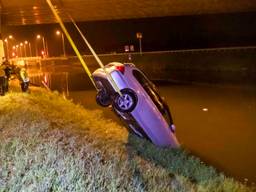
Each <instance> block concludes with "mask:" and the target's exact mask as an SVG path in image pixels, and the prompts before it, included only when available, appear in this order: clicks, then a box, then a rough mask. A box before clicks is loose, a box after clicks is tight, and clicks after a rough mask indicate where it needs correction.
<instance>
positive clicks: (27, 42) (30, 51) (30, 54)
mask: <svg viewBox="0 0 256 192" xmlns="http://www.w3.org/2000/svg"><path fill="white" fill-rule="evenodd" d="M24 43H25V47H26V45H28V48H29V56H30V57H32V49H31V44H30V42H29V41H25V42H24ZM25 50H26V49H25Z"/></svg>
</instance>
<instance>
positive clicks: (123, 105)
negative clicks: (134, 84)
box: [113, 88, 138, 113]
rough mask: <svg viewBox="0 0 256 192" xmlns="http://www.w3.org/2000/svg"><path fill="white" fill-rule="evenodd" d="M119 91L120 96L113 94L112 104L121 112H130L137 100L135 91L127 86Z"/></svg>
mask: <svg viewBox="0 0 256 192" xmlns="http://www.w3.org/2000/svg"><path fill="white" fill-rule="evenodd" d="M121 93H122V96H120V95H119V94H117V95H116V96H115V98H114V101H113V106H114V107H115V108H116V109H117V110H118V111H121V112H123V113H127V112H132V111H133V109H134V108H135V107H136V105H137V102H138V99H137V96H136V93H135V92H134V91H133V90H131V89H129V88H126V89H122V90H121Z"/></svg>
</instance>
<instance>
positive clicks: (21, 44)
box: [20, 43, 23, 57]
mask: <svg viewBox="0 0 256 192" xmlns="http://www.w3.org/2000/svg"><path fill="white" fill-rule="evenodd" d="M22 47H23V43H20V53H21V57H23V51H22Z"/></svg>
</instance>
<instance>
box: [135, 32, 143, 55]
mask: <svg viewBox="0 0 256 192" xmlns="http://www.w3.org/2000/svg"><path fill="white" fill-rule="evenodd" d="M136 37H137V39H139V44H140V54H141V55H142V44H141V39H142V37H143V36H142V33H141V32H138V33H136Z"/></svg>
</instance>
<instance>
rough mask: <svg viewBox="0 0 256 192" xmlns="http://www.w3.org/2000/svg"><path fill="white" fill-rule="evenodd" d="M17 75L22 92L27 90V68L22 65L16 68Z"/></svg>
mask: <svg viewBox="0 0 256 192" xmlns="http://www.w3.org/2000/svg"><path fill="white" fill-rule="evenodd" d="M17 76H18V78H19V80H20V87H21V90H22V91H23V92H27V91H28V87H29V77H28V73H27V70H26V69H25V68H24V67H22V68H21V69H18V70H17Z"/></svg>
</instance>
